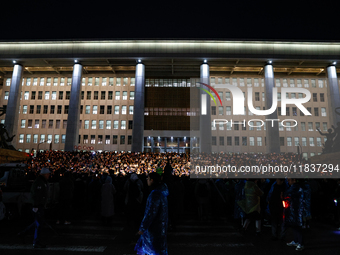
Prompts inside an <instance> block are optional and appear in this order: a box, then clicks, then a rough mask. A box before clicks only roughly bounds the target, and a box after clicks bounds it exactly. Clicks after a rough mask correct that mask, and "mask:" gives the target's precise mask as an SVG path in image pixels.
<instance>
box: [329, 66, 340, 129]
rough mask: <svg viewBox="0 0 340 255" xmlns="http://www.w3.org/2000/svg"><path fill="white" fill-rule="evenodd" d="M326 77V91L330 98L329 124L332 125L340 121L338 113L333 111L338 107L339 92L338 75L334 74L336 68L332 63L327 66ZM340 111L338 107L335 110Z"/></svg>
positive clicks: (339, 104) (339, 101) (339, 100)
mask: <svg viewBox="0 0 340 255" xmlns="http://www.w3.org/2000/svg"><path fill="white" fill-rule="evenodd" d="M327 78H328V93H329V96H328V98H330V100H329V102H328V108H329V111H328V112H329V114H330V120H331V124H333V125H334V126H339V125H336V124H337V123H339V122H340V115H338V114H336V113H335V109H336V108H338V107H340V94H339V84H338V76H337V74H336V68H335V66H334V65H331V66H328V67H327ZM337 111H338V112H340V109H338V110H337ZM330 127H331V125H329V127H328V128H330Z"/></svg>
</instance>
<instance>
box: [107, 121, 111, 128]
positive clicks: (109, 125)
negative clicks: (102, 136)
mask: <svg viewBox="0 0 340 255" xmlns="http://www.w3.org/2000/svg"><path fill="white" fill-rule="evenodd" d="M106 129H111V120H107V121H106Z"/></svg>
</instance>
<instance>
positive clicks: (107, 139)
mask: <svg viewBox="0 0 340 255" xmlns="http://www.w3.org/2000/svg"><path fill="white" fill-rule="evenodd" d="M80 137H81V136H80V135H79V139H78V140H79V141H78V142H79V143H80V139H81V138H80ZM89 137H90V144H103V142H105V144H111V141H112V144H118V135H113V136H112V140H111V136H110V135H105V140H103V137H104V136H103V135H97V139H96V135H90V136H89V135H83V144H88V143H89ZM32 138H33V140H32ZM53 138H54V139H53ZM65 139H66V135H61V141H60V135H54V137H53V135H47V140H46V135H40V140H39V135H38V134H34V135H33V137H32V135H31V134H27V135H26V143H31V142H33V143H45V142H48V143H54V144H58V143H60V142H61V143H65ZM24 141H25V135H24V134H20V135H19V143H24ZM119 144H125V135H121V136H120V139H119ZM127 144H128V145H130V144H132V136H131V135H128V141H127Z"/></svg>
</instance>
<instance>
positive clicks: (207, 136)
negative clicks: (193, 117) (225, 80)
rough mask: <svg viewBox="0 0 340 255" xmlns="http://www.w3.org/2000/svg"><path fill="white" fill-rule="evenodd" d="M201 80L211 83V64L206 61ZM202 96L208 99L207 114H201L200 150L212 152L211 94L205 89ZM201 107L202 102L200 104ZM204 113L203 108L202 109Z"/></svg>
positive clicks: (201, 72)
mask: <svg viewBox="0 0 340 255" xmlns="http://www.w3.org/2000/svg"><path fill="white" fill-rule="evenodd" d="M200 82H202V83H205V84H208V85H210V73H209V65H208V64H206V63H204V64H202V65H201V68H200ZM200 92H201V96H200V100H202V97H203V98H205V99H206V100H205V101H206V114H200V137H199V144H200V152H205V153H211V107H210V102H211V99H210V96H209V95H208V94H207V93H206V92H205V91H203V90H200ZM200 106H201V108H202V107H204V105H203V106H202V103H201V104H200ZM201 113H202V109H201Z"/></svg>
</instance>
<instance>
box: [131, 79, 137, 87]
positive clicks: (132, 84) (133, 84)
mask: <svg viewBox="0 0 340 255" xmlns="http://www.w3.org/2000/svg"><path fill="white" fill-rule="evenodd" d="M135 82H136V80H135V78H131V79H130V86H135Z"/></svg>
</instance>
